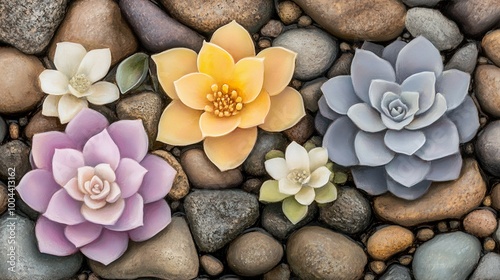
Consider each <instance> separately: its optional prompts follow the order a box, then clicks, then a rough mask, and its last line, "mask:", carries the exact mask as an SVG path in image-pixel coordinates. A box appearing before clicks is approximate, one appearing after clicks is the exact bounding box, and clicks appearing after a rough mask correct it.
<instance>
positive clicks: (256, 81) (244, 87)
mask: <svg viewBox="0 0 500 280" xmlns="http://www.w3.org/2000/svg"><path fill="white" fill-rule="evenodd" d="M263 83H264V59H263V58H256V57H247V58H244V59H241V60H240V61H238V63H236V65H235V66H234V70H233V74H232V75H231V79H230V81H229V85H230V87H232V88H233V89H234V90H236V91H237V92H238V94H239V96H240V97H241V98H242V99H243V103H244V104H246V103H249V102H252V101H254V100H255V98H257V96H258V95H259V94H260V92H261V91H262V85H263Z"/></svg>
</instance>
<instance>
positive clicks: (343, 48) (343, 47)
mask: <svg viewBox="0 0 500 280" xmlns="http://www.w3.org/2000/svg"><path fill="white" fill-rule="evenodd" d="M340 50H341V51H342V52H348V51H350V50H351V46H350V45H349V44H348V43H346V42H342V43H340Z"/></svg>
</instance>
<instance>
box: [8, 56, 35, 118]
mask: <svg viewBox="0 0 500 280" xmlns="http://www.w3.org/2000/svg"><path fill="white" fill-rule="evenodd" d="M0 65H2V67H1V68H0V77H2V83H0V100H1V102H0V114H15V113H21V112H25V111H29V110H31V109H33V108H35V106H36V105H37V104H38V103H39V102H40V101H41V100H42V98H43V96H44V93H43V92H42V90H41V89H40V85H39V82H38V75H40V73H41V72H42V71H43V70H44V67H43V65H42V63H41V62H40V60H38V58H36V57H35V56H32V55H25V54H23V53H22V52H20V51H18V50H16V49H14V48H7V47H0Z"/></svg>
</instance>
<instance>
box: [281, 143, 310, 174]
mask: <svg viewBox="0 0 500 280" xmlns="http://www.w3.org/2000/svg"><path fill="white" fill-rule="evenodd" d="M285 160H286V165H287V167H288V170H295V169H299V170H306V171H309V155H308V154H307V150H306V149H305V148H304V147H302V146H301V145H299V144H297V142H295V141H293V142H292V143H290V145H288V147H287V148H286V151H285Z"/></svg>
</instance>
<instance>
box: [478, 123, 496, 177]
mask: <svg viewBox="0 0 500 280" xmlns="http://www.w3.org/2000/svg"><path fill="white" fill-rule="evenodd" d="M475 151H476V154H477V158H478V160H479V162H480V163H481V166H482V167H483V168H484V169H485V170H486V171H488V172H489V173H491V174H492V175H497V176H498V175H500V121H493V122H491V123H489V124H488V125H487V126H486V127H484V128H483V130H482V131H480V132H479V134H478V137H477V142H476V149H475Z"/></svg>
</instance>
